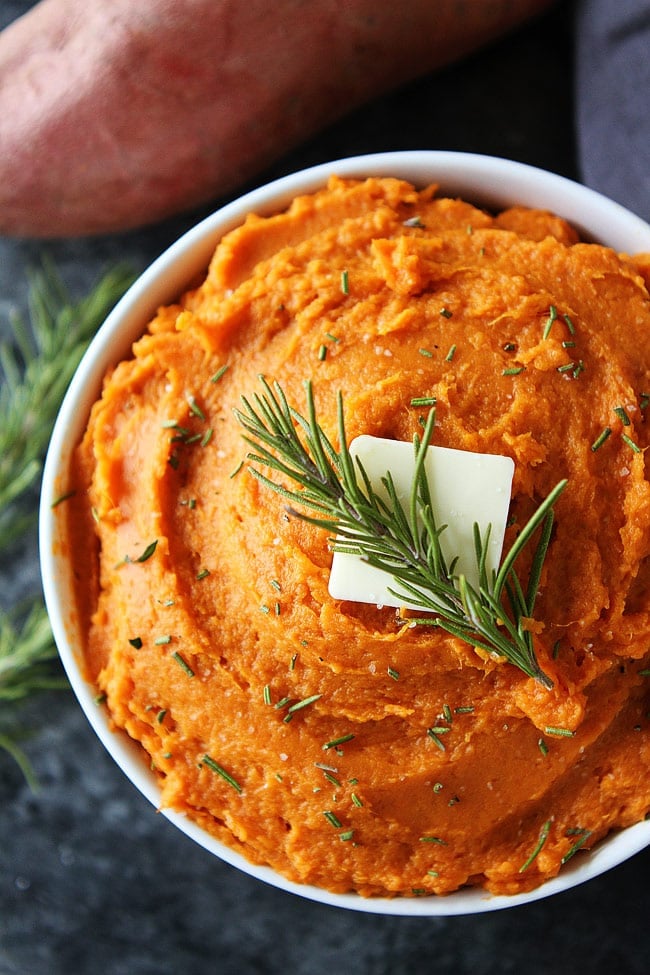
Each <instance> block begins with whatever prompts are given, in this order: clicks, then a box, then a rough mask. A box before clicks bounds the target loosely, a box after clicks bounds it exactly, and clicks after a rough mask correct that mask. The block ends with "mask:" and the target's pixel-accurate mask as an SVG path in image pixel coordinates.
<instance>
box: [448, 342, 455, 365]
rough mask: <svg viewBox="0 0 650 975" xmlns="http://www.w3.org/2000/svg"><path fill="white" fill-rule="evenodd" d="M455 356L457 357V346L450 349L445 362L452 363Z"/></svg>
mask: <svg viewBox="0 0 650 975" xmlns="http://www.w3.org/2000/svg"><path fill="white" fill-rule="evenodd" d="M455 355H456V346H455V345H452V346H450V347H449V352H448V353H447V355H446V356H445V362H451V360H452V359H453V358H454V356H455Z"/></svg>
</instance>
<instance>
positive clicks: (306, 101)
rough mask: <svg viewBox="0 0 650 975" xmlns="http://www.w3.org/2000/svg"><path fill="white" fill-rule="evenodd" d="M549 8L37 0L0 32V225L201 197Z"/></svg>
mask: <svg viewBox="0 0 650 975" xmlns="http://www.w3.org/2000/svg"><path fill="white" fill-rule="evenodd" d="M551 2H552V0H518V2H517V0H495V2H494V3H490V4H486V3H484V2H483V0H466V2H465V3H460V4H459V3H457V2H454V0H438V2H437V3H431V2H430V0H402V2H401V3H400V4H390V5H389V4H378V3H376V0H348V2H346V3H344V4H341V3H339V2H336V0H275V2H274V3H273V4H272V5H269V3H268V0H245V2H241V0H219V2H215V0H183V2H181V3H179V2H178V0H141V2H139V3H133V2H132V0H113V2H111V3H110V4H104V3H101V2H99V0H97V2H87V0H42V2H41V3H38V4H37V5H36V6H35V7H33V8H32V9H31V10H30V11H29V12H28V13H27V14H26V15H25V16H23V17H22V18H20V19H19V20H17V21H15V22H14V23H13V24H11V25H10V26H9V27H8V28H6V29H5V30H4V31H3V32H2V33H1V34H0V146H1V147H2V150H1V152H0V234H4V235H20V236H31V237H52V236H70V235H84V234H94V233H107V232H111V231H117V230H123V229H127V228H131V227H136V226H140V225H143V224H146V223H151V222H155V221H157V220H160V219H162V218H164V217H166V216H168V215H170V214H172V213H176V212H179V211H182V210H185V209H189V208H191V207H194V206H197V205H199V204H202V203H204V202H206V201H207V200H209V199H212V198H216V197H218V196H220V195H222V194H224V193H227V192H230V191H232V190H233V189H234V188H236V187H237V186H238V185H241V184H242V183H243V182H244V181H245V180H247V179H249V178H250V177H251V176H253V175H254V174H255V173H256V172H259V171H260V170H261V169H262V168H263V167H264V166H265V165H267V164H268V163H270V162H271V161H272V160H273V159H275V158H278V157H279V156H281V155H282V154H283V153H284V152H287V151H288V150H290V149H291V148H292V147H294V146H295V145H297V144H299V143H300V142H301V141H302V140H304V139H306V138H308V137H309V136H310V135H311V134H313V133H314V132H315V131H317V130H318V129H320V128H321V127H323V126H324V125H326V124H328V123H329V122H331V121H333V120H334V119H335V118H337V117H338V116H340V115H342V114H343V113H344V112H345V111H348V110H350V109H352V108H354V107H355V106H358V105H359V104H361V103H363V102H364V101H365V100H367V99H369V98H371V97H373V96H375V95H378V94H380V93H381V92H383V91H386V90H388V89H390V88H392V87H394V86H396V85H399V84H401V83H404V82H406V81H408V80H411V79H412V78H414V77H416V76H419V75H421V74H424V73H426V72H428V71H430V70H433V69H435V68H437V67H439V66H441V65H443V64H445V63H448V62H449V61H452V60H454V59H456V58H458V57H460V56H462V55H464V54H466V53H468V52H469V51H470V50H472V49H474V48H475V47H477V46H479V45H481V44H484V43H486V42H488V41H490V40H491V39H493V38H494V37H496V36H498V35H499V34H500V33H502V32H503V31H504V30H507V29H509V28H511V27H513V26H515V25H517V24H518V23H520V22H521V21H523V20H524V19H525V18H527V17H529V16H531V15H532V14H535V13H537V12H539V11H541V10H542V9H543V8H545V7H547V6H549V5H550V3H551Z"/></svg>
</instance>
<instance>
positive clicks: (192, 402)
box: [187, 396, 205, 420]
mask: <svg viewBox="0 0 650 975" xmlns="http://www.w3.org/2000/svg"><path fill="white" fill-rule="evenodd" d="M187 405H188V406H189V408H190V413H193V414H194V416H197V417H198V418H199V420H205V413H204V412H203V410H202V409H201V407H200V406H199V404H198V403H197V401H196V397H195V396H188V398H187Z"/></svg>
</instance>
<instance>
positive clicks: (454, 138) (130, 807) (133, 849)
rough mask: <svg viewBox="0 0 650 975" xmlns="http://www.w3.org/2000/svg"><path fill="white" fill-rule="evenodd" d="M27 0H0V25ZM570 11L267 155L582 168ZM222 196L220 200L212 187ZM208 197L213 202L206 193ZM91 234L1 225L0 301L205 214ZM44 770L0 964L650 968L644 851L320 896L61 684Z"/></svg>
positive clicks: (160, 242) (10, 799) (4, 876)
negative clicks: (335, 898)
mask: <svg viewBox="0 0 650 975" xmlns="http://www.w3.org/2000/svg"><path fill="white" fill-rule="evenodd" d="M29 6H30V4H29V3H27V2H22V3H18V2H0V25H2V24H3V23H7V22H8V21H9V20H11V19H12V17H13V16H16V15H17V14H18V13H20V12H21V11H22V10H24V9H27V8H28V7H29ZM572 50H573V40H572V19H571V11H570V10H567V9H561V10H560V11H558V12H554V13H551V14H550V15H547V16H545V17H543V18H542V19H541V20H540V21H539V22H537V23H535V24H532V25H530V26H528V27H526V28H524V29H523V30H521V31H519V32H517V33H516V34H514V35H512V36H510V37H509V38H507V39H504V40H503V41H501V42H499V43H498V44H496V45H495V46H493V47H491V48H490V49H489V50H486V51H484V52H481V53H480V54H479V55H476V56H475V57H473V58H471V59H469V60H468V61H466V62H465V63H464V64H462V65H457V66H455V67H454V68H452V69H450V70H448V71H446V72H444V73H442V74H440V75H438V76H436V77H430V78H426V79H424V80H422V81H420V82H418V83H416V84H413V85H411V86H409V87H408V88H406V89H404V90H402V91H400V92H397V93H395V94H393V95H391V96H388V97H386V98H383V99H381V100H380V101H378V102H376V103H373V104H371V105H369V106H367V107H366V108H364V109H363V110H361V111H359V112H357V113H355V115H354V116H353V117H351V118H349V119H346V120H344V121H343V122H341V123H339V124H337V125H336V126H334V127H332V128H331V129H329V130H328V131H327V132H325V133H323V134H322V135H321V136H319V137H318V138H316V139H314V140H312V141H311V142H310V143H309V144H308V145H306V146H304V147H303V148H301V150H300V151H297V152H295V153H293V154H292V155H291V156H290V157H288V158H287V159H284V160H282V161H280V162H278V164H277V165H276V166H275V167H273V170H272V171H268V172H266V173H264V174H261V175H260V177H259V182H262V181H265V180H266V179H267V178H268V177H271V176H276V175H280V174H282V173H285V172H288V171H290V170H293V169H296V168H301V167H302V166H304V165H310V164H312V163H316V162H320V161H322V160H325V159H328V158H336V157H341V156H345V155H351V154H356V153H360V152H369V151H377V150H385V149H399V148H410V147H414V148H415V147H417V148H445V149H461V150H470V151H478V152H485V153H492V154H495V155H501V156H509V157H511V158H514V159H519V160H523V161H525V162H529V163H532V164H535V165H539V166H543V167H545V168H547V169H550V170H553V171H555V172H560V173H562V174H564V175H568V176H573V177H577V176H579V171H578V165H577V163H576V148H575V137H574V131H573V118H574V105H573V98H572ZM218 202H220V201H215V204H216V203H218ZM207 209H212V207H210V208H206V212H207ZM199 215H200V214H195V215H192V216H187V217H182V218H178V219H176V220H173V221H169V222H167V223H165V224H162V225H160V226H157V227H154V228H149V229H147V230H146V231H143V232H138V233H132V234H128V235H124V236H114V237H106V238H98V239H95V240H90V241H80V240H77V241H53V242H51V243H50V244H48V245H47V246H44V245H43V244H41V243H35V242H29V241H17V240H0V315H2V314H3V313H4V312H5V311H6V310H7V309H8V308H9V307H20V306H21V305H22V304H23V302H24V297H25V292H26V285H27V281H26V271H27V269H28V268H29V267H30V266H33V265H34V264H37V263H38V261H39V259H40V256H41V254H42V253H43V251H44V250H46V251H47V252H48V253H49V254H50V256H51V257H52V258H53V259H54V261H55V262H56V264H57V266H58V267H59V268H60V270H61V271H62V273H63V274H64V276H65V278H66V279H67V281H68V282H69V284H70V286H71V287H72V288H73V290H75V291H76V292H77V293H79V294H81V293H83V292H84V291H85V290H86V289H87V288H89V287H90V286H91V284H92V282H93V281H94V280H95V279H96V277H97V276H98V274H99V273H100V272H101V271H102V270H103V269H104V268H105V267H107V266H110V265H111V264H112V263H114V262H115V261H116V260H123V259H126V260H127V261H129V262H130V263H131V264H132V266H133V267H134V269H136V270H139V269H140V268H142V267H143V266H145V265H146V264H147V263H148V262H149V261H150V260H151V259H152V258H153V257H155V256H156V255H157V254H158V253H159V252H160V251H162V250H163V249H164V248H165V247H166V246H167V244H168V243H169V242H171V241H172V240H173V239H174V238H175V237H176V236H178V234H179V233H180V232H181V231H182V230H183V229H184V228H185V227H186V226H188V225H190V224H191V223H192V222H193V221H194V219H195V218H196V216H199ZM1 582H2V585H1V586H0V591H1V592H2V593H3V594H4V597H3V598H4V600H5V601H6V600H7V599H10V600H13V599H15V598H18V597H19V596H20V595H21V594H22V593H23V592H26V591H28V590H29V589H33V588H34V587H36V586H37V585H38V573H37V561H36V549H35V545H34V544H33V543H32V544H31V545H30V546H28V547H27V549H26V550H25V552H20V553H17V554H16V559H15V560H12V563H11V565H10V566H9V567H7V566H5V567H4V568H3V569H2V579H1ZM21 719H22V721H23V723H24V725H25V727H27V728H30V729H32V730H33V732H34V733H33V735H32V737H31V738H30V739H29V740H28V741H27V743H26V748H27V751H28V753H29V755H30V758H31V760H32V762H33V764H34V766H35V769H36V771H37V773H38V776H39V778H40V782H41V788H40V791H39V792H38V793H37V794H33V793H32V792H30V790H29V788H28V787H27V786H26V785H25V783H24V781H23V780H22V777H21V775H20V772H19V771H18V769H17V768H16V767H15V766H14V765H13V763H12V762H11V761H10V760H9V759H8V758H7V757H6V756H4V755H2V754H1V753H0V975H86V973H93V975H95V973H102V975H166V973H174V975H176V973H192V975H194V973H204V972H205V973H207V972H218V973H224V975H230V973H232V975H235V973H237V975H249V973H256V972H260V973H262V972H264V973H269V975H273V973H280V972H300V973H309V975H311V973H313V975H320V973H325V972H331V971H340V972H342V973H344V975H347V973H354V975H384V973H385V975H389V973H417V972H425V971H429V970H431V971H437V972H442V973H452V972H453V973H457V975H463V973H470V972H471V973H473V975H497V973H498V975H509V973H517V975H520V973H529V975H542V973H544V975H545V973H551V972H553V973H554V975H565V973H566V975H569V973H571V975H573V973H575V971H576V970H577V969H582V970H583V971H585V972H587V973H590V975H605V973H607V975H610V973H615V975H628V973H629V975H637V973H638V975H647V972H648V971H649V970H650V933H649V931H648V924H647V915H648V909H649V907H650V894H649V892H648V879H647V878H648V876H649V875H650V851H649V852H646V853H643V854H640V855H638V856H637V857H635V858H634V859H633V860H632V861H629V862H628V863H627V864H624V865H623V866H621V867H619V868H618V869H616V870H614V871H612V872H610V873H609V874H608V875H607V876H605V877H601V878H598V879H596V880H594V881H592V882H590V883H589V884H586V885H584V886H582V887H580V888H577V889H575V890H573V891H570V892H568V893H566V894H564V895H561V896H559V897H556V898H554V899H549V900H543V901H539V902H537V903H534V904H532V905H530V906H528V907H525V908H513V909H509V910H506V911H502V912H498V913H495V914H489V915H480V916H476V917H467V918H448V919H431V920H417V919H406V918H399V917H380V916H364V915H361V914H357V913H352V912H346V911H341V910H338V909H335V908H328V907H321V906H318V905H316V904H314V903H311V902H308V901H303V900H302V899H300V898H297V897H295V896H292V895H288V894H284V893H281V892H279V891H277V890H275V889H273V888H270V887H267V886H265V885H263V884H260V883H259V882H257V881H254V880H252V879H250V878H248V877H247V876H245V875H242V874H240V873H239V872H237V871H235V870H234V869H232V868H230V867H228V866H226V865H224V864H222V863H221V862H219V861H218V860H216V859H214V858H212V857H211V856H209V855H208V854H207V853H205V852H203V851H202V850H200V849H198V848H197V847H195V846H194V845H193V844H192V843H191V842H190V840H189V839H187V838H186V837H185V836H183V835H181V834H180V833H179V832H178V831H177V830H175V829H174V828H173V827H172V826H171V825H170V824H169V823H168V822H167V821H166V820H165V819H164V818H163V817H162V816H160V815H157V814H156V813H155V812H154V811H153V809H152V808H151V807H150V806H149V805H148V803H147V802H146V801H145V800H144V799H143V798H142V797H141V796H140V795H139V794H138V793H136V792H135V790H134V789H133V787H132V786H131V785H130V784H129V783H128V782H127V780H126V779H125V778H124V776H123V775H122V773H121V772H120V771H119V770H118V769H117V768H116V767H115V765H114V764H113V762H112V760H111V759H109V758H108V756H107V755H106V754H105V752H104V751H103V749H102V747H101V746H100V745H99V743H98V741H97V740H96V738H95V736H94V734H93V732H92V731H91V730H90V728H89V727H88V725H87V723H86V721H85V718H84V717H83V715H82V713H81V711H80V709H79V707H78V706H77V704H76V703H75V701H74V700H73V698H72V696H71V695H70V694H69V693H67V692H64V693H61V694H52V695H45V696H42V697H40V698H38V699H36V700H34V701H32V702H31V703H30V704H29V705H28V706H27V707H26V708H24V709H23V711H22V713H21Z"/></svg>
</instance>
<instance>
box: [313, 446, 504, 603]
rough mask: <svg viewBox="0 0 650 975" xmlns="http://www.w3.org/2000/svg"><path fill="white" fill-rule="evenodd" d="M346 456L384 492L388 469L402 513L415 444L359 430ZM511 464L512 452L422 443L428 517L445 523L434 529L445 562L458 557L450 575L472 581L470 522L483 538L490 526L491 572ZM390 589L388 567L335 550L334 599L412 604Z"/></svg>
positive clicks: (392, 584) (331, 583) (499, 548)
mask: <svg viewBox="0 0 650 975" xmlns="http://www.w3.org/2000/svg"><path fill="white" fill-rule="evenodd" d="M350 454H351V456H352V458H353V459H355V458H358V459H359V460H360V461H361V463H362V465H363V467H364V470H365V471H366V474H367V475H368V477H369V479H370V483H371V484H372V486H373V489H374V490H375V491H376V492H377V493H378V494H380V495H382V496H383V497H386V494H385V491H384V488H383V485H382V483H381V478H382V477H384V476H385V475H386V472H387V471H390V473H391V476H392V478H393V481H394V483H395V488H396V491H397V495H398V497H399V500H400V502H401V503H402V506H403V507H404V508H405V510H406V511H407V512H408V508H409V498H410V493H411V486H412V483H413V474H414V469H415V451H414V448H413V444H412V443H410V442H404V441H399V440H385V439H383V438H381V437H370V436H366V435H363V436H360V437H357V438H356V439H355V440H353V441H352V443H351V444H350ZM355 463H356V460H355ZM514 468H515V465H514V462H513V460H512V458H511V457H503V456H501V455H499V454H477V453H473V452H472V451H469V450H454V449H452V448H450V447H437V446H435V445H434V446H430V447H428V448H427V456H426V460H425V470H426V474H427V478H428V482H429V490H430V493H431V503H432V507H433V514H434V518H435V521H436V525H437V526H438V527H440V526H442V525H446V526H447V527H446V528H445V530H444V531H443V532H442V533H441V535H440V546H441V548H442V552H443V555H444V557H445V561H446V562H447V565H450V564H451V562H452V561H453V559H454V558H456V557H458V559H457V562H456V566H455V569H454V574H455V575H460V574H463V575H465V577H466V578H467V581H468V582H469V583H470V584H471V585H473V586H474V587H476V586H477V585H478V568H477V565H476V554H475V548H474V523H475V522H476V523H477V524H478V526H479V529H480V532H481V538H485V533H486V531H487V527H488V525H491V526H492V527H491V530H490V540H489V544H488V552H487V559H486V566H487V571H488V574H490V573H491V572H492V570H493V569H498V568H499V563H500V561H501V551H502V549H503V539H504V535H505V530H506V521H507V518H508V509H509V506H510V490H511V487H512V477H513V473H514ZM389 589H395V590H397V591H399V585H398V584H397V583H396V581H395V579H394V578H393V577H392V575H391V574H390V573H388V572H384V571H383V570H382V569H377V568H375V567H374V566H370V565H368V564H367V563H366V562H364V560H363V557H362V556H359V555H351V554H349V553H347V552H334V557H333V561H332V568H331V572H330V579H329V593H330V595H331V596H333V597H334V598H335V599H346V600H350V601H352V602H361V603H374V604H376V605H378V606H406V607H408V606H411V607H413V604H412V603H409V602H408V600H406V599H400V598H399V597H397V596H395V595H394V594H393V593H391V592H389Z"/></svg>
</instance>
